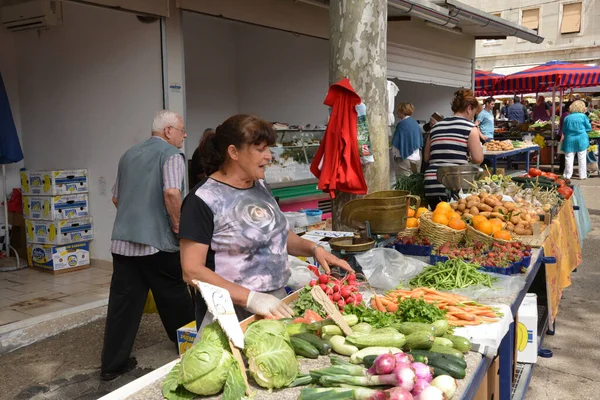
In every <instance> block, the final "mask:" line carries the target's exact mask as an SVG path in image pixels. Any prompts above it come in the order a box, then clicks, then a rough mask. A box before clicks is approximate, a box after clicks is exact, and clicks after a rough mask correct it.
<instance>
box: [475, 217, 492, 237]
mask: <svg viewBox="0 0 600 400" xmlns="http://www.w3.org/2000/svg"><path fill="white" fill-rule="evenodd" d="M475 229H477V230H478V231H479V232H481V233H484V234H486V235H491V234H492V232H493V231H494V225H492V223H491V222H490V221H488V220H485V221H481V222H479V224H477V226H476V227H475Z"/></svg>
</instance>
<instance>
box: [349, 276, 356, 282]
mask: <svg viewBox="0 0 600 400" xmlns="http://www.w3.org/2000/svg"><path fill="white" fill-rule="evenodd" d="M355 281H356V274H348V282H355Z"/></svg>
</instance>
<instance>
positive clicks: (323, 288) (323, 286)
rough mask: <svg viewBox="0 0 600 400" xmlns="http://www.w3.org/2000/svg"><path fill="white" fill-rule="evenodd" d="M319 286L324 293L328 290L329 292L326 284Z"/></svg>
mask: <svg viewBox="0 0 600 400" xmlns="http://www.w3.org/2000/svg"><path fill="white" fill-rule="evenodd" d="M319 286H321V289H322V290H323V291H326V290H327V285H326V284H324V283H321V284H320V285H319Z"/></svg>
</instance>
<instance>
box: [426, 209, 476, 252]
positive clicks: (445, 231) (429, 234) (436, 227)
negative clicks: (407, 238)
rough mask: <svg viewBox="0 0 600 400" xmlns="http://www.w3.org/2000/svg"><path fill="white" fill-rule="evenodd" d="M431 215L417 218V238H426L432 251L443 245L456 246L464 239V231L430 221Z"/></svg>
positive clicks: (427, 214)
mask: <svg viewBox="0 0 600 400" xmlns="http://www.w3.org/2000/svg"><path fill="white" fill-rule="evenodd" d="M432 216H433V213H430V212H427V213H424V214H422V215H421V217H420V218H419V237H420V238H425V237H426V238H428V239H429V241H430V242H431V244H432V245H433V248H434V249H437V248H438V247H440V246H441V245H443V244H444V243H454V244H458V243H460V242H462V241H463V239H464V238H465V230H464V229H463V230H462V231H457V230H456V229H452V228H448V227H447V226H444V225H441V224H437V223H435V222H433V221H432V220H431V218H432Z"/></svg>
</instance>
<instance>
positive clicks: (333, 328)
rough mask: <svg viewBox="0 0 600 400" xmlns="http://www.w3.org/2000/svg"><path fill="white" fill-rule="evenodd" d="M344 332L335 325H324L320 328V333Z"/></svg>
mask: <svg viewBox="0 0 600 400" xmlns="http://www.w3.org/2000/svg"><path fill="white" fill-rule="evenodd" d="M343 334H344V333H343V332H342V330H341V329H340V327H339V326H337V325H325V326H324V327H323V328H321V335H343Z"/></svg>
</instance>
